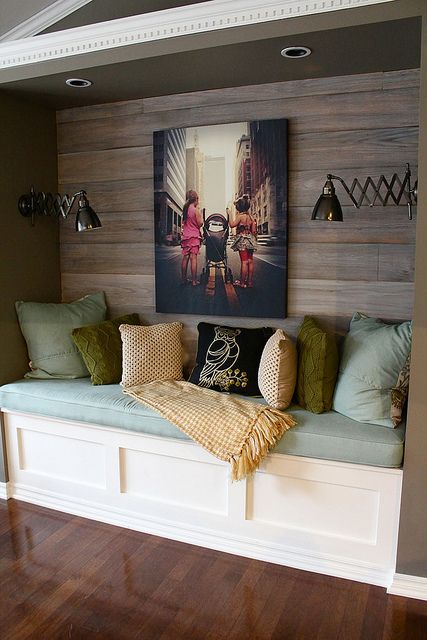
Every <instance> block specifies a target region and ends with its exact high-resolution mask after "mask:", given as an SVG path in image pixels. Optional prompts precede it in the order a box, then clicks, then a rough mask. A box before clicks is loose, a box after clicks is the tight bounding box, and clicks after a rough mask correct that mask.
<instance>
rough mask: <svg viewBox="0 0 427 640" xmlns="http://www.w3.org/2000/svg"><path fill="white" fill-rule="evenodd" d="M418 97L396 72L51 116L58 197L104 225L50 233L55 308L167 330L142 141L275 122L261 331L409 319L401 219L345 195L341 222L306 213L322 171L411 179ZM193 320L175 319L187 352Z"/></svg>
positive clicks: (399, 213)
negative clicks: (92, 296)
mask: <svg viewBox="0 0 427 640" xmlns="http://www.w3.org/2000/svg"><path fill="white" fill-rule="evenodd" d="M418 85H419V73H418V71H417V70H409V71H399V72H388V73H372V74H365V75H359V76H345V77H341V78H323V79H315V80H301V81H292V82H281V83H274V84H269V85H264V86H261V87H260V86H257V87H241V88H239V89H221V90H212V91H205V92H194V93H188V94H181V95H175V96H164V97H159V98H147V99H141V100H134V101H129V102H121V103H114V104H107V105H96V106H93V107H84V108H77V109H67V110H63V111H59V112H58V114H57V122H58V154H59V160H58V164H59V189H60V191H61V192H74V191H76V190H77V189H81V188H84V189H86V190H87V192H88V195H89V198H90V202H91V204H92V205H93V207H94V208H95V209H96V210H97V211H98V212H99V214H100V217H101V218H102V224H103V226H102V229H100V230H98V231H96V232H95V233H88V234H84V233H83V234H76V233H75V232H74V228H73V225H74V220H72V219H71V217H70V219H69V220H67V221H65V222H64V223H63V224H62V229H61V271H62V290H63V299H64V301H70V300H72V299H75V298H76V297H78V296H80V295H83V294H86V293H88V292H92V291H96V290H99V289H103V290H105V292H106V294H107V299H108V303H109V307H110V312H111V314H112V315H116V314H118V313H121V312H128V311H138V312H139V313H140V314H141V317H142V318H143V320H145V321H147V322H159V321H161V322H163V321H168V320H172V319H175V316H172V315H167V316H165V315H161V314H156V313H155V308H154V225H153V193H152V186H153V170H152V133H153V131H154V130H156V129H162V128H168V127H181V126H197V125H203V124H214V123H220V122H224V123H226V122H233V121H236V120H237V121H244V120H257V119H266V118H288V120H289V293H288V313H289V317H288V318H287V319H286V320H283V321H278V320H277V319H275V320H273V321H270V324H272V325H273V326H281V327H284V328H286V329H287V330H288V331H290V333H292V334H295V332H296V331H297V327H298V325H299V322H300V319H301V317H302V316H303V315H304V314H313V315H315V316H318V317H320V318H321V320H322V321H323V323H324V324H325V325H326V326H329V327H332V328H335V329H338V330H343V329H345V327H346V326H347V325H348V319H349V317H350V316H351V314H352V313H353V312H354V311H356V310H358V311H362V312H365V313H367V314H370V315H378V316H381V317H383V318H388V319H402V318H409V317H411V313H412V302H413V271H414V244H415V225H416V221H415V220H414V221H412V222H410V221H408V218H407V210H406V207H405V206H401V207H396V206H387V207H381V206H379V207H374V208H372V209H370V208H369V207H364V208H362V209H360V210H356V209H355V208H353V207H352V206H351V204H350V203H349V201H348V199H347V197H346V196H345V194H344V195H343V196H342V203H343V204H344V207H343V209H344V216H345V221H344V222H343V223H342V224H327V223H325V224H323V223H320V222H312V221H311V220H310V215H311V210H312V207H313V205H314V203H315V201H316V200H317V198H318V196H319V194H320V191H321V188H322V186H323V184H324V181H325V176H326V173H327V172H332V173H335V174H337V175H341V176H342V177H344V178H353V177H356V176H357V177H359V178H360V179H362V178H363V179H364V178H365V177H366V176H367V175H371V176H373V177H378V176H379V175H381V174H382V173H384V174H386V175H391V174H392V173H393V172H394V171H397V172H399V173H400V174H402V175H403V173H404V170H405V163H406V162H410V163H411V167H412V169H413V174H414V176H416V173H417V154H418ZM338 189H339V187H338ZM278 295H280V292H278ZM200 319H201V318H200V317H196V316H188V317H185V318H184V319H183V320H184V322H185V325H186V338H185V339H186V341H187V342H188V343H189V344H190V343H193V342H194V339H195V329H194V328H195V326H196V324H197V322H198V321H199V320H200ZM212 319H213V318H212ZM215 320H218V319H217V318H215ZM219 320H221V321H224V322H227V323H229V324H230V322H231V323H232V322H233V321H234V322H235V320H234V319H232V318H230V317H228V318H223V319H219ZM238 322H239V323H242V324H244V325H246V326H253V325H256V326H259V325H260V324H261V321H260V319H249V318H245V319H239V320H238ZM266 322H268V319H266Z"/></svg>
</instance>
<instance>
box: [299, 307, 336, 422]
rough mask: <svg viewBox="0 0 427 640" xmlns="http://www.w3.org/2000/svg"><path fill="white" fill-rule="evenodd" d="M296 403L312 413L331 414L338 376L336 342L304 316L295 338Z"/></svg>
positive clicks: (311, 319)
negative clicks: (296, 353) (329, 412)
mask: <svg viewBox="0 0 427 640" xmlns="http://www.w3.org/2000/svg"><path fill="white" fill-rule="evenodd" d="M297 352H298V378H297V402H298V404H299V405H301V407H304V409H307V410H308V411H311V412H312V413H323V412H324V411H330V409H331V407H332V398H333V395H334V388H335V381H336V378H337V373H338V364H339V358H338V348H337V345H336V342H335V338H334V337H333V336H331V335H330V334H328V333H327V332H326V331H323V329H320V327H318V326H317V324H316V322H315V321H314V320H313V318H310V317H309V316H306V317H305V318H304V322H303V323H302V325H301V328H300V330H299V333H298V337H297Z"/></svg>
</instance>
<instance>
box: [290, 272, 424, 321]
mask: <svg viewBox="0 0 427 640" xmlns="http://www.w3.org/2000/svg"><path fill="white" fill-rule="evenodd" d="M288 285H289V297H288V300H289V307H288V310H289V314H290V315H296V316H297V315H304V314H310V315H314V316H316V315H320V316H321V315H337V316H344V317H346V316H351V315H352V314H353V313H354V312H355V311H360V312H362V313H366V314H367V315H369V316H381V317H382V318H384V319H401V318H410V317H411V315H412V306H413V292H414V287H413V284H412V283H408V282H366V281H359V282H351V281H348V280H343V281H335V282H334V281H333V280H314V279H312V280H299V279H292V280H289V282H288Z"/></svg>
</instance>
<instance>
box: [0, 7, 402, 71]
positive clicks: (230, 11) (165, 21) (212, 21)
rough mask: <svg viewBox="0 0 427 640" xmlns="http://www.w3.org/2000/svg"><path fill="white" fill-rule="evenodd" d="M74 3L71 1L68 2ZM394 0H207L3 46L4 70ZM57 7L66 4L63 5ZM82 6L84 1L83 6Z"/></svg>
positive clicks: (1, 61)
mask: <svg viewBox="0 0 427 640" xmlns="http://www.w3.org/2000/svg"><path fill="white" fill-rule="evenodd" d="M69 1H70V2H71V0H69ZM394 1H395V0H269V1H267V2H262V0H261V1H260V0H233V2H230V1H229V0H209V1H208V2H202V3H200V4H195V5H187V6H181V7H176V8H173V9H166V10H163V11H155V12H152V13H145V14H142V15H139V16H130V17H128V18H120V19H118V20H110V21H108V22H100V23H98V24H94V25H88V26H83V27H78V28H74V29H67V30H66V31H58V32H54V33H48V34H44V35H40V36H36V37H34V38H26V39H23V40H14V41H10V42H9V41H8V42H2V43H0V69H7V68H11V67H18V66H22V65H29V64H37V63H43V62H47V61H49V60H54V59H59V58H69V57H72V56H79V55H82V54H86V53H93V52H97V51H101V50H105V49H113V48H117V47H123V46H129V45H133V44H143V43H146V42H153V41H157V40H164V39H166V38H176V37H179V36H188V35H195V34H202V33H206V32H210V31H215V30H222V29H229V28H233V27H241V26H248V25H253V24H259V23H265V22H269V21H273V20H284V19H288V18H297V17H301V16H307V15H311V14H316V13H325V12H328V11H337V10H341V9H354V8H359V7H364V6H367V5H374V4H382V3H385V2H394ZM56 4H63V3H62V2H60V3H56ZM82 4H83V2H82Z"/></svg>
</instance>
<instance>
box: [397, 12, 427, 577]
mask: <svg viewBox="0 0 427 640" xmlns="http://www.w3.org/2000/svg"><path fill="white" fill-rule="evenodd" d="M421 65H422V66H421V68H422V73H421V93H420V147H419V174H418V175H419V187H420V188H419V196H418V198H419V204H418V221H417V247H416V267H415V305H414V316H413V318H414V333H413V343H412V362H411V383H410V396H409V413H408V429H407V436H406V449H405V467H404V474H403V494H402V506H401V516H400V531H399V544H398V555H397V572H398V573H403V574H408V575H415V576H424V577H427V393H426V363H427V278H426V274H427V252H426V242H427V7H426V8H425V10H424V16H423V31H422V60H421Z"/></svg>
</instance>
